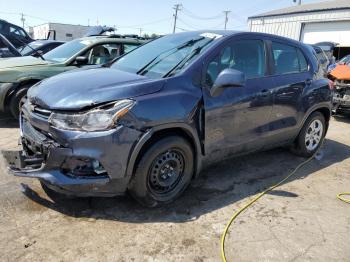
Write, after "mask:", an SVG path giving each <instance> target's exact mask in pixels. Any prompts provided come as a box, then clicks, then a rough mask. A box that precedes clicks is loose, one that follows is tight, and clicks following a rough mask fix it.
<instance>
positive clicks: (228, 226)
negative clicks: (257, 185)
mask: <svg viewBox="0 0 350 262" xmlns="http://www.w3.org/2000/svg"><path fill="white" fill-rule="evenodd" d="M321 147H322V145H321V146H320V148H321ZM317 153H318V150H317V151H316V152H315V154H313V155H312V156H311V157H310V158H309V159H307V160H306V161H304V162H302V163H301V164H299V165H298V166H297V167H296V168H295V169H294V170H293V171H292V172H291V173H290V174H289V175H288V176H286V177H285V178H283V179H282V180H281V181H280V182H278V183H277V184H275V185H273V186H271V187H269V188H268V189H266V190H264V191H263V192H261V193H260V194H258V195H257V196H256V197H254V198H253V199H252V200H250V201H249V202H248V203H247V204H245V205H244V206H243V207H241V208H240V209H239V210H237V211H236V212H235V213H234V214H233V216H232V217H231V219H230V221H229V222H228V223H227V225H226V227H225V230H224V232H223V233H222V235H221V242H220V244H221V245H220V246H221V259H222V261H224V262H227V260H226V255H225V238H226V235H227V232H228V230H229V228H230V226H231V224H232V222H233V221H234V220H235V219H236V218H237V217H238V216H239V214H241V213H242V212H243V211H244V210H246V209H247V208H248V207H250V206H251V205H252V204H254V203H255V202H256V201H258V200H259V199H260V198H261V197H262V196H263V195H265V194H266V193H268V192H270V191H272V190H274V189H275V188H276V187H278V186H280V185H281V184H283V183H284V182H285V181H286V180H288V179H289V178H290V177H291V176H293V175H294V174H295V173H296V172H297V171H298V170H299V169H300V168H301V167H303V166H304V165H306V164H307V163H309V162H310V161H311V160H312V159H314V158H315V156H316V154H317ZM342 196H350V192H343V193H339V194H338V195H337V198H338V199H339V200H341V201H344V202H345V203H349V204H350V198H349V199H347V198H344V197H342Z"/></svg>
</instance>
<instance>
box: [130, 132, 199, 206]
mask: <svg viewBox="0 0 350 262" xmlns="http://www.w3.org/2000/svg"><path fill="white" fill-rule="evenodd" d="M193 163H194V155H193V150H192V147H191V145H190V144H189V142H188V141H187V140H186V139H184V138H182V137H178V136H169V137H165V138H162V139H160V140H159V141H157V142H155V143H154V144H153V145H152V146H151V147H150V148H149V149H148V150H147V151H146V152H145V153H144V154H143V155H142V156H141V159H140V161H139V163H138V164H137V167H136V172H135V174H134V175H133V177H132V179H131V181H130V184H129V187H128V189H129V192H130V194H131V195H132V196H133V197H134V198H135V199H136V200H137V201H138V202H139V203H141V204H142V205H144V206H147V207H155V206H158V205H163V204H167V203H170V202H172V201H174V200H175V199H176V198H177V197H178V196H180V195H181V193H182V192H183V191H184V190H185V189H186V188H187V186H188V185H189V184H190V182H191V178H192V175H193V171H194V165H193Z"/></svg>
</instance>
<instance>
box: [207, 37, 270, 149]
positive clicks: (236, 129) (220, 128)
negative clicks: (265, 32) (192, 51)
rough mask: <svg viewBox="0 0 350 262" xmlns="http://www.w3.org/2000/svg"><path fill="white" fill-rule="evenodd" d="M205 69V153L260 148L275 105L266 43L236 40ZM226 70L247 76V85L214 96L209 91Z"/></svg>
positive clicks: (213, 56)
mask: <svg viewBox="0 0 350 262" xmlns="http://www.w3.org/2000/svg"><path fill="white" fill-rule="evenodd" d="M204 68H205V69H204V71H205V81H204V82H205V83H204V88H203V90H204V91H203V92H204V106H205V150H206V153H208V154H212V153H214V152H225V153H226V152H227V153H238V152H239V151H251V150H255V149H258V148H259V147H261V145H262V143H263V140H262V139H261V138H263V137H264V136H266V135H267V133H268V123H269V119H270V114H271V111H272V105H273V102H272V95H271V88H272V81H271V78H270V77H269V76H268V73H267V71H268V65H267V60H266V46H265V42H264V40H263V39H261V38H254V37H253V36H252V37H240V38H235V39H233V40H231V41H230V42H229V43H227V44H226V45H224V46H222V47H220V48H218V50H217V53H215V54H213V55H212V56H211V57H210V58H208V61H207V62H206V65H205V67H204ZM226 68H232V69H236V70H239V71H242V72H243V73H245V75H246V84H245V86H243V87H232V88H225V90H224V91H223V93H222V94H221V95H219V96H217V97H212V96H211V95H210V88H211V87H212V85H213V83H214V82H215V80H216V78H217V76H218V75H219V74H220V72H221V71H222V70H224V69H226Z"/></svg>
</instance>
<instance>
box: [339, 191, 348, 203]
mask: <svg viewBox="0 0 350 262" xmlns="http://www.w3.org/2000/svg"><path fill="white" fill-rule="evenodd" d="M342 196H349V197H350V192H343V193H339V194H338V195H337V198H338V199H339V200H341V201H344V202H345V203H348V204H350V198H345V197H342Z"/></svg>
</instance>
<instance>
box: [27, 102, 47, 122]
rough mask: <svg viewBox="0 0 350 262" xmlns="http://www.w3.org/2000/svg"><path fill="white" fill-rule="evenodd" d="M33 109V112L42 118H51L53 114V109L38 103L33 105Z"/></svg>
mask: <svg viewBox="0 0 350 262" xmlns="http://www.w3.org/2000/svg"><path fill="white" fill-rule="evenodd" d="M30 109H31V111H32V113H33V114H35V115H37V116H39V117H41V118H45V119H49V117H50V115H51V111H50V110H47V109H44V108H41V107H39V106H37V105H31V108H30Z"/></svg>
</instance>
